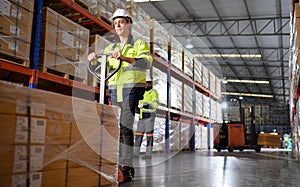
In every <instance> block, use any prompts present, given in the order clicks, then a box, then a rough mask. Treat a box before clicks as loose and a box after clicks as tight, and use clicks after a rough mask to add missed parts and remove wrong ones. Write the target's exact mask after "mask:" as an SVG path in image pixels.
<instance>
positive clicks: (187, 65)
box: [184, 50, 194, 78]
mask: <svg viewBox="0 0 300 187" xmlns="http://www.w3.org/2000/svg"><path fill="white" fill-rule="evenodd" d="M193 60H194V58H193V54H192V53H191V52H189V51H188V50H184V73H185V74H186V75H188V76H189V77H191V78H193Z"/></svg>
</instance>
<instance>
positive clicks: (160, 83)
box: [153, 67, 168, 107]
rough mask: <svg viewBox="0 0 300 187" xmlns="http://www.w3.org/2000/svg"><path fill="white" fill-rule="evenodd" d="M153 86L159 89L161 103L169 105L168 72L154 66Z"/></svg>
mask: <svg viewBox="0 0 300 187" xmlns="http://www.w3.org/2000/svg"><path fill="white" fill-rule="evenodd" d="M153 88H154V89H156V90H157V91H158V97H159V103H160V104H161V105H162V106H165V107H166V106H167V98H168V94H167V74H166V73H165V72H162V71H161V70H159V69H158V68H155V67H153Z"/></svg>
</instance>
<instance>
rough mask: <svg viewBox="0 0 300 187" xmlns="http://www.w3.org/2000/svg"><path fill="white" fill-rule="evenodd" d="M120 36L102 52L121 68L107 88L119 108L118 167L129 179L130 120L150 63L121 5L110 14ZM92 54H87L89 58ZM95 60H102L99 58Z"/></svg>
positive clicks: (147, 51)
mask: <svg viewBox="0 0 300 187" xmlns="http://www.w3.org/2000/svg"><path fill="white" fill-rule="evenodd" d="M111 19H112V21H113V26H114V29H115V31H116V33H117V35H118V36H119V39H118V40H117V41H116V42H114V43H112V44H110V45H108V46H107V47H106V48H105V50H104V54H111V57H108V69H110V70H111V69H116V68H117V67H118V65H119V59H120V60H121V63H122V65H121V68H120V69H119V70H118V71H117V72H116V73H115V74H114V75H113V76H112V77H111V78H110V79H109V80H108V92H109V95H110V100H111V102H112V104H113V105H116V106H119V107H120V108H121V117H120V140H119V143H120V152H119V169H120V171H121V173H122V175H123V177H124V180H123V181H119V182H120V183H121V182H129V181H132V178H133V177H134V168H133V165H132V156H133V146H134V135H133V123H134V116H135V110H136V108H137V105H138V101H139V100H140V99H142V98H143V94H144V92H145V84H146V70H147V69H149V68H150V67H151V65H152V57H151V55H150V49H149V47H148V44H147V43H146V42H145V41H143V40H141V39H135V38H133V36H132V35H131V33H130V31H131V24H132V18H131V17H130V15H129V13H128V12H127V11H126V10H124V9H117V10H116V11H115V12H114V14H113V16H112V17H111ZM94 57H95V54H94V53H91V54H89V57H88V58H89V59H92V58H94ZM98 61H100V62H101V59H99V60H98Z"/></svg>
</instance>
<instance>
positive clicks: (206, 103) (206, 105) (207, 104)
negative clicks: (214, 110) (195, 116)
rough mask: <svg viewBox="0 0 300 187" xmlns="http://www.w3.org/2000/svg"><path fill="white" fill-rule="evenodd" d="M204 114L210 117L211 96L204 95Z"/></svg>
mask: <svg viewBox="0 0 300 187" xmlns="http://www.w3.org/2000/svg"><path fill="white" fill-rule="evenodd" d="M203 116H204V117H206V118H210V98H209V97H207V96H205V95H203Z"/></svg>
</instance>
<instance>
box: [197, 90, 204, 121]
mask: <svg viewBox="0 0 300 187" xmlns="http://www.w3.org/2000/svg"><path fill="white" fill-rule="evenodd" d="M202 97H203V95H202V93H200V92H198V91H196V115H198V116H202V115H203V99H202Z"/></svg>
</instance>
